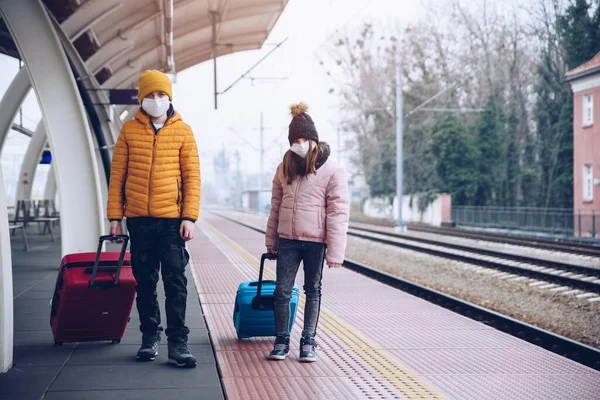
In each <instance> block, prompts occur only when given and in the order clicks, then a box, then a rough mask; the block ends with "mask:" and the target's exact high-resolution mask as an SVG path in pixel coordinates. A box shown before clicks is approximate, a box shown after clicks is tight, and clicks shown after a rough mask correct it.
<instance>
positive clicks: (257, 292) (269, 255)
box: [256, 253, 277, 297]
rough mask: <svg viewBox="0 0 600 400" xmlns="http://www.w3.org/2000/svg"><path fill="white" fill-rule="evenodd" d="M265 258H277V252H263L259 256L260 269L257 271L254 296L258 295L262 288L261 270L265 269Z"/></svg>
mask: <svg viewBox="0 0 600 400" xmlns="http://www.w3.org/2000/svg"><path fill="white" fill-rule="evenodd" d="M265 260H277V254H273V253H264V254H263V255H262V256H261V257H260V270H259V271H258V287H257V288H256V297H260V290H261V289H262V282H263V271H264V269H265Z"/></svg>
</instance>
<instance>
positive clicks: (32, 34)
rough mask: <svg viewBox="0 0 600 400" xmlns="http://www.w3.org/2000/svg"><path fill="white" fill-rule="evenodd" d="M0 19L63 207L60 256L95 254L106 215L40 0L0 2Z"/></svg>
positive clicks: (76, 105)
mask: <svg viewBox="0 0 600 400" xmlns="http://www.w3.org/2000/svg"><path fill="white" fill-rule="evenodd" d="M0 13H1V14H2V17H3V19H4V21H5V23H6V25H7V26H8V29H9V31H10V33H11V35H12V37H13V39H14V41H15V44H16V46H17V48H18V50H19V54H20V55H21V57H22V59H23V60H24V61H25V68H26V69H27V71H28V73H29V78H30V80H31V84H32V86H33V88H34V89H35V92H36V95H37V99H38V103H39V105H40V109H41V111H42V115H43V120H44V124H45V126H46V132H47V134H48V142H49V143H50V148H51V150H52V155H53V161H52V162H53V163H54V167H55V168H56V170H55V174H56V178H57V179H58V190H59V196H60V200H61V205H62V207H61V210H62V212H61V220H60V222H61V228H62V241H61V245H62V254H63V255H64V254H67V253H78V252H83V251H94V249H95V248H96V245H97V243H98V236H100V235H101V234H102V232H103V221H104V215H105V213H104V207H103V205H102V202H101V199H102V195H101V190H100V183H99V175H98V166H97V162H96V157H95V151H94V146H93V144H92V136H91V134H90V128H89V125H88V121H87V119H86V117H85V112H84V108H83V104H82V103H81V99H80V97H79V93H78V90H77V86H76V84H75V80H74V79H73V75H72V72H71V69H70V66H69V63H68V62H67V59H66V56H65V53H64V50H63V48H62V46H61V45H60V42H59V39H58V37H57V35H56V32H55V31H54V29H53V27H52V24H51V22H50V20H49V17H48V15H47V14H46V11H45V9H44V7H43V6H42V4H41V2H40V1H39V0H20V1H12V0H0ZM56 99H60V101H56ZM83 226H85V229H83V228H82V227H83Z"/></svg>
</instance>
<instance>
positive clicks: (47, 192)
mask: <svg viewBox="0 0 600 400" xmlns="http://www.w3.org/2000/svg"><path fill="white" fill-rule="evenodd" d="M44 199H45V200H56V177H55V176H54V166H53V165H52V164H50V170H49V171H48V178H47V179H46V188H45V189H44Z"/></svg>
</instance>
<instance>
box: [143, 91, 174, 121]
mask: <svg viewBox="0 0 600 400" xmlns="http://www.w3.org/2000/svg"><path fill="white" fill-rule="evenodd" d="M170 105H171V101H170V100H169V97H167V96H165V97H159V98H158V99H156V100H154V99H144V100H142V108H143V109H144V111H146V112H147V113H148V114H150V115H151V116H152V117H154V118H158V117H162V116H163V115H165V113H166V112H167V110H168V109H169V106H170Z"/></svg>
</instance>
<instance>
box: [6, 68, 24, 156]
mask: <svg viewBox="0 0 600 400" xmlns="http://www.w3.org/2000/svg"><path fill="white" fill-rule="evenodd" d="M29 89H31V83H30V82H29V75H27V71H26V70H25V68H21V70H20V71H19V72H17V75H16V76H15V78H14V79H13V81H12V82H11V84H10V86H9V87H8V90H6V93H5V94H4V96H2V100H0V153H2V148H3V147H4V142H5V141H6V136H8V132H9V131H10V128H11V126H12V123H13V121H14V119H15V115H16V114H17V111H19V107H20V106H21V104H22V103H23V100H25V96H27V93H28V92H29Z"/></svg>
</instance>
